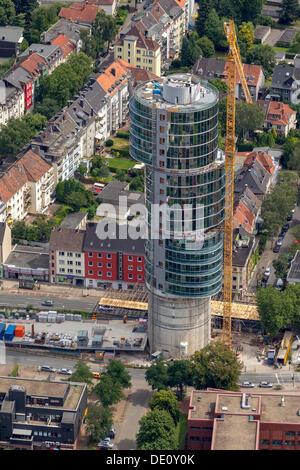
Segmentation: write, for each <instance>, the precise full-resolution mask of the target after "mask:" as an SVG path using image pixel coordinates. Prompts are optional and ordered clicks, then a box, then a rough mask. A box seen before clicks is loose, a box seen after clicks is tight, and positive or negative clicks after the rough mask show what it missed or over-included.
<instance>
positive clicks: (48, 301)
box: [42, 300, 53, 307]
mask: <svg viewBox="0 0 300 470" xmlns="http://www.w3.org/2000/svg"><path fill="white" fill-rule="evenodd" d="M42 305H45V306H46V307H52V305H53V300H44V302H42Z"/></svg>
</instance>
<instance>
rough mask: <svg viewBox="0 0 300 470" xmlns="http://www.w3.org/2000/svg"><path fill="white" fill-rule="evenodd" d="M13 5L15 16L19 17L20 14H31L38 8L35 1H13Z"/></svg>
mask: <svg viewBox="0 0 300 470" xmlns="http://www.w3.org/2000/svg"><path fill="white" fill-rule="evenodd" d="M13 3H14V5H15V9H16V14H17V15H19V14H20V13H28V12H31V11H32V10H34V9H35V8H38V6H39V3H38V1H37V0H13Z"/></svg>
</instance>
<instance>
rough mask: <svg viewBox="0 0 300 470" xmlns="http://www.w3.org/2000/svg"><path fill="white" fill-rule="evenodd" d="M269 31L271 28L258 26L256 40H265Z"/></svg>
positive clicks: (255, 34)
mask: <svg viewBox="0 0 300 470" xmlns="http://www.w3.org/2000/svg"><path fill="white" fill-rule="evenodd" d="M269 31H271V28H270V26H261V25H258V26H256V28H255V31H254V36H255V38H256V39H263V38H264V37H265V35H266V34H267V33H268V32H269Z"/></svg>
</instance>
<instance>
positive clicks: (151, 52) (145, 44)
mask: <svg viewBox="0 0 300 470" xmlns="http://www.w3.org/2000/svg"><path fill="white" fill-rule="evenodd" d="M114 56H115V59H123V60H124V61H125V62H127V63H129V64H132V65H133V66H134V67H138V68H141V69H145V70H149V71H150V72H153V73H154V74H155V75H158V76H159V77H160V73H161V50H160V47H159V45H158V44H157V42H155V41H153V40H152V39H150V38H146V37H144V36H143V35H142V33H141V32H140V30H139V29H138V28H137V27H136V26H132V28H131V29H130V30H129V31H128V33H127V34H125V35H124V36H122V37H120V38H119V39H118V40H117V41H116V42H115V51H114Z"/></svg>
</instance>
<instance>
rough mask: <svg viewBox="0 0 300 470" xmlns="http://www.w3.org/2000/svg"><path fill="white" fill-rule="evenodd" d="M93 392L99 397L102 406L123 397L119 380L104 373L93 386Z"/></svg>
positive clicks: (111, 403)
mask: <svg viewBox="0 0 300 470" xmlns="http://www.w3.org/2000/svg"><path fill="white" fill-rule="evenodd" d="M94 393H95V394H96V395H97V396H98V397H99V400H100V401H101V403H102V404H103V406H110V405H113V404H114V403H118V402H119V401H120V400H122V398H124V395H123V393H122V386H121V384H120V382H118V381H115V380H114V379H112V378H111V376H110V375H108V374H106V373H105V374H104V375H103V377H102V378H101V380H100V381H99V382H98V383H97V385H96V386H95V388H94Z"/></svg>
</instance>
